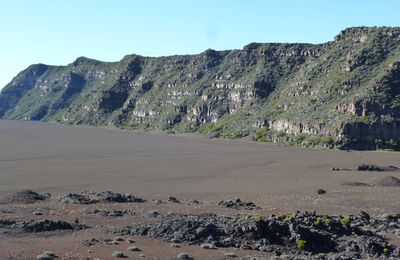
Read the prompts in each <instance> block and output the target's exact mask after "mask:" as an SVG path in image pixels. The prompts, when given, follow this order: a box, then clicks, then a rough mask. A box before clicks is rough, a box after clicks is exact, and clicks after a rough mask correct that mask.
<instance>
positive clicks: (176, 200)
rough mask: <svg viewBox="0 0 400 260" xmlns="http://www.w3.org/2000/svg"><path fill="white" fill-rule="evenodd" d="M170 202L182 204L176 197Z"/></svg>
mask: <svg viewBox="0 0 400 260" xmlns="http://www.w3.org/2000/svg"><path fill="white" fill-rule="evenodd" d="M168 201H169V202H172V203H181V202H180V201H179V200H178V199H177V198H176V197H169V198H168Z"/></svg>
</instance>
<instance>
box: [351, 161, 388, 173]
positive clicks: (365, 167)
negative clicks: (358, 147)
mask: <svg viewBox="0 0 400 260" xmlns="http://www.w3.org/2000/svg"><path fill="white" fill-rule="evenodd" d="M357 171H368V172H383V171H385V169H384V168H383V167H381V166H378V165H374V164H364V163H363V164H361V165H359V166H358V167H357Z"/></svg>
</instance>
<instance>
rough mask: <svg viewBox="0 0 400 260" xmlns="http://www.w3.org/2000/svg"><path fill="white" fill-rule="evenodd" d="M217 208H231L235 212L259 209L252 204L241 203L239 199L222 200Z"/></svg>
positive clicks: (248, 202) (247, 202) (249, 202)
mask: <svg viewBox="0 0 400 260" xmlns="http://www.w3.org/2000/svg"><path fill="white" fill-rule="evenodd" d="M218 205H219V206H223V207H225V208H233V209H237V210H241V209H245V210H254V209H260V207H258V206H256V204H255V203H254V202H251V201H241V200H240V199H239V198H237V199H236V200H222V201H220V202H218Z"/></svg>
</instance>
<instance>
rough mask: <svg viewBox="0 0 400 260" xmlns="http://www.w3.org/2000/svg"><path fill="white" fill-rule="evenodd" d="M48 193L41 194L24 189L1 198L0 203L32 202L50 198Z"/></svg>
mask: <svg viewBox="0 0 400 260" xmlns="http://www.w3.org/2000/svg"><path fill="white" fill-rule="evenodd" d="M48 198H49V196H48V195H43V194H39V193H37V192H34V191H31V190H23V191H19V192H16V193H13V194H11V195H6V196H3V197H2V198H0V204H8V203H22V204H31V203H35V202H37V201H44V200H46V199H48Z"/></svg>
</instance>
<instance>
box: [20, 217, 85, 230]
mask: <svg viewBox="0 0 400 260" xmlns="http://www.w3.org/2000/svg"><path fill="white" fill-rule="evenodd" d="M85 228H88V227H87V226H86V225H82V224H71V223H69V222H66V221H60V220H58V221H53V220H47V219H46V220H44V221H34V220H31V221H29V222H24V223H23V225H22V230H23V231H24V232H29V233H31V232H46V231H55V230H81V229H85Z"/></svg>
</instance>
